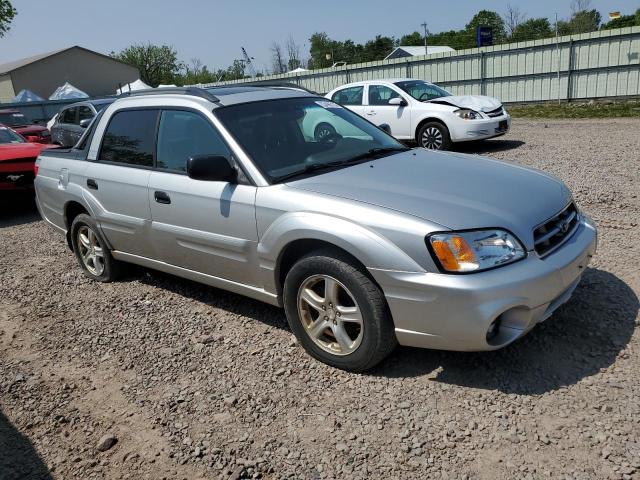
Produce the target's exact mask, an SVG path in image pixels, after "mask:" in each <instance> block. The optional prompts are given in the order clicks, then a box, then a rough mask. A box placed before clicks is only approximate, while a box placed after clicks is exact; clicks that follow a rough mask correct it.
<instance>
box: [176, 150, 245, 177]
mask: <svg viewBox="0 0 640 480" xmlns="http://www.w3.org/2000/svg"><path fill="white" fill-rule="evenodd" d="M187 175H189V178H193V179H194V180H204V181H210V182H211V181H217V182H233V181H235V180H236V178H237V172H236V169H235V168H234V167H233V166H232V165H231V162H229V159H228V158H227V157H224V156H222V155H197V156H195V157H191V158H190V159H189V160H187Z"/></svg>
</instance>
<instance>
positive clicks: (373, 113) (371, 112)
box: [367, 110, 376, 115]
mask: <svg viewBox="0 0 640 480" xmlns="http://www.w3.org/2000/svg"><path fill="white" fill-rule="evenodd" d="M375 114H376V112H375V110H369V111H368V112H367V115H375Z"/></svg>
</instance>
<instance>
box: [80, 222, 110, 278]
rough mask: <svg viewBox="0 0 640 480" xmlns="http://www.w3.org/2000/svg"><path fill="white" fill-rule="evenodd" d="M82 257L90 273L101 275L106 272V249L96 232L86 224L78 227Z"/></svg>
mask: <svg viewBox="0 0 640 480" xmlns="http://www.w3.org/2000/svg"><path fill="white" fill-rule="evenodd" d="M77 236H78V247H79V249H80V252H79V253H80V258H81V259H82V263H83V265H84V266H85V268H86V269H87V270H88V271H89V273H91V274H93V275H95V276H96V277H99V276H100V275H102V273H103V272H104V250H103V249H102V245H101V243H100V240H99V239H98V236H97V235H96V233H95V232H94V231H93V230H92V229H91V228H89V227H88V226H86V225H82V226H81V227H80V228H78V233H77Z"/></svg>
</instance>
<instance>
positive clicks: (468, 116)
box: [453, 108, 482, 120]
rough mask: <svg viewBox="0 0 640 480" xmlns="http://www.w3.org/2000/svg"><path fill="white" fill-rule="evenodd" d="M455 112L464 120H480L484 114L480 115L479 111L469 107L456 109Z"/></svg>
mask: <svg viewBox="0 0 640 480" xmlns="http://www.w3.org/2000/svg"><path fill="white" fill-rule="evenodd" d="M453 113H455V114H456V115H457V116H459V117H460V118H462V119H463V120H480V119H481V118H482V115H480V114H479V113H478V112H476V111H474V110H470V109H468V108H460V109H458V110H455V111H454V112H453Z"/></svg>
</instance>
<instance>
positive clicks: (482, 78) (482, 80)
mask: <svg viewBox="0 0 640 480" xmlns="http://www.w3.org/2000/svg"><path fill="white" fill-rule="evenodd" d="M486 61H487V59H486V57H485V55H484V52H480V95H486V94H487V86H486V85H485V75H486V71H485V70H486V65H485V63H486Z"/></svg>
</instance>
